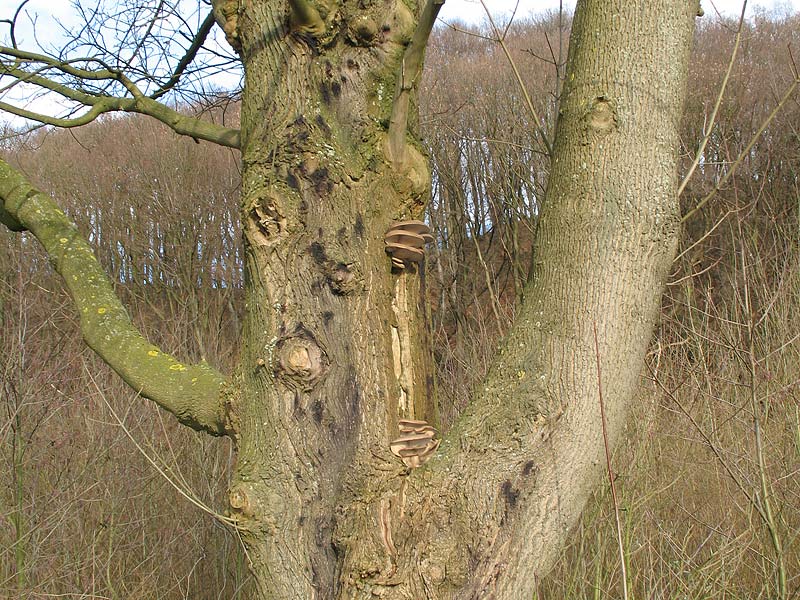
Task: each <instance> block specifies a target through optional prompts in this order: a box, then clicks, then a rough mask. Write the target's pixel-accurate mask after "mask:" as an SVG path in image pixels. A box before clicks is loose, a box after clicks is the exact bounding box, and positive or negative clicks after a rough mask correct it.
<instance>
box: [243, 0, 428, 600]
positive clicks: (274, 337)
mask: <svg viewBox="0 0 800 600" xmlns="http://www.w3.org/2000/svg"><path fill="white" fill-rule="evenodd" d="M347 4H348V6H347V7H344V6H343V7H340V8H339V9H337V10H335V11H331V12H330V13H326V12H325V11H323V9H322V5H321V4H320V5H317V4H315V5H314V6H311V5H303V6H300V7H295V6H294V5H292V6H291V7H289V6H287V7H284V6H283V5H282V4H281V3H276V2H252V3H247V4H246V5H244V6H243V8H242V10H241V11H240V13H239V14H238V22H237V28H236V39H237V41H238V43H239V44H240V46H241V53H242V58H243V61H244V63H245V65H246V77H247V79H246V84H247V85H246V88H245V95H244V98H243V107H242V141H243V145H242V152H243V169H244V171H243V194H242V214H243V219H244V225H245V227H244V229H245V247H246V269H247V270H246V286H247V292H246V302H247V306H246V309H247V316H246V323H245V330H244V348H243V353H242V365H241V371H242V373H241V374H242V394H241V398H240V401H239V404H238V407H237V410H236V417H235V418H234V423H235V426H236V427H237V430H238V431H237V435H236V440H237V447H238V463H237V468H236V475H235V483H234V484H233V485H232V487H231V490H230V502H231V506H232V508H233V511H232V515H233V516H234V517H235V518H236V519H237V520H238V524H239V527H240V530H241V532H242V537H243V539H244V540H245V543H246V545H247V549H248V554H249V559H250V560H251V562H252V565H253V571H254V573H255V574H256V579H257V581H258V586H259V591H260V593H261V595H262V597H264V598H281V597H287V598H288V597H291V598H332V597H334V595H335V594H336V593H337V590H339V589H340V588H341V587H342V585H343V584H342V582H341V580H340V577H341V576H342V574H341V573H340V571H339V566H340V562H339V560H338V556H337V546H336V542H335V540H334V537H333V533H334V528H335V521H336V518H337V514H338V513H339V512H340V507H341V506H344V505H349V504H350V503H352V502H363V501H365V500H363V499H361V498H360V494H361V493H362V490H361V489H360V488H356V487H355V486H354V483H355V482H359V483H361V482H363V481H364V480H365V479H368V478H369V477H370V476H371V474H372V473H373V472H374V471H376V470H377V471H379V472H382V471H384V470H390V471H391V472H393V473H395V474H396V475H399V474H400V473H402V472H403V470H404V468H403V465H402V464H401V463H399V462H398V461H397V460H396V459H395V458H394V457H393V456H392V455H391V453H390V451H389V441H390V439H391V438H392V437H397V422H398V419H399V418H415V419H424V420H428V421H434V420H435V411H434V410H433V406H432V404H431V400H432V397H431V379H430V368H429V364H428V362H429V361H428V360H427V355H426V353H425V351H424V348H426V347H427V346H426V344H425V343H424V342H425V340H424V336H425V329H424V327H423V323H422V320H421V319H420V318H418V314H419V313H418V311H417V306H418V302H419V286H420V278H419V276H418V274H417V270H416V268H415V267H414V266H413V265H412V266H409V268H407V269H405V270H404V271H402V272H395V273H392V268H391V262H390V259H389V257H388V256H387V254H386V253H385V251H384V242H383V235H384V232H385V231H386V230H387V229H388V228H389V227H390V225H391V224H392V223H393V222H394V221H397V220H401V219H409V218H418V217H420V215H421V213H422V210H423V207H424V202H425V199H426V196H427V194H428V189H429V182H430V179H429V173H428V167H427V164H426V161H425V160H424V158H423V156H422V154H421V153H420V152H419V150H417V149H416V148H414V147H413V146H408V147H405V148H400V153H401V156H396V155H393V156H392V157H391V158H390V155H391V150H390V148H389V138H388V133H387V132H388V129H389V121H390V119H391V115H392V106H393V98H394V96H395V94H396V89H397V76H398V74H399V73H401V72H402V70H403V69H402V67H401V60H402V59H403V56H404V53H405V50H406V47H407V45H408V43H409V41H410V40H411V38H412V35H413V33H414V31H415V27H416V23H417V18H416V16H414V15H415V11H416V10H417V9H416V8H414V7H412V8H408V7H407V6H406V5H405V4H404V3H402V2H396V3H395V2H391V3H386V2H380V3H367V4H368V5H369V8H366V9H364V8H356V5H357V3H354V2H351V3H347ZM284 8H286V10H284ZM290 9H291V10H290ZM348 11H349V12H348ZM306 17H307V18H306ZM304 19H305V20H304ZM373 533H374V532H373ZM366 535H368V536H369V535H372V533H367V534H366ZM339 549H341V548H339ZM383 566H384V565H383V564H380V565H379V567H380V568H383ZM376 573H377V571H376ZM373 574H374V573H373ZM373 574H364V576H365V577H369V576H371V575H373ZM344 587H346V585H345V586H344Z"/></svg>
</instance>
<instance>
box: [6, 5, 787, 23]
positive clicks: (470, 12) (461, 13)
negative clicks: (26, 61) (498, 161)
mask: <svg viewBox="0 0 800 600" xmlns="http://www.w3.org/2000/svg"><path fill="white" fill-rule="evenodd" d="M0 1H2V0H0ZM484 1H485V2H486V6H488V7H489V9H490V10H491V11H492V16H493V17H494V16H499V17H502V16H504V15H508V14H510V13H511V12H512V11H513V10H514V7H515V6H516V5H517V0H484ZM701 4H702V6H703V10H704V11H705V12H706V14H708V15H712V14H714V9H715V8H716V10H717V11H719V12H720V13H721V14H723V15H726V16H731V15H737V16H738V15H739V13H740V12H741V10H742V0H713V2H712V0H701ZM563 6H564V8H565V9H566V10H569V11H570V12H572V11H573V10H574V9H575V0H563ZM747 6H748V8H747V10H748V13H751V12H752V10H753V8H754V7H756V6H758V7H761V8H764V9H767V10H773V9H776V8H777V9H778V10H780V11H781V12H797V11H800V0H756V1H755V2H754V1H752V0H751V1H749V2H748V3H747ZM558 7H559V0H519V8H518V9H517V13H518V14H520V15H523V16H529V15H531V14H535V13H538V12H543V11H546V10H557V9H558ZM484 14H485V13H484V10H483V7H482V6H481V3H480V1H479V0H446V2H445V4H444V6H443V7H442V10H441V11H440V13H439V16H440V18H442V19H444V20H446V21H449V20H455V19H460V20H462V21H467V22H472V23H480V22H481V21H482V20H483V18H484Z"/></svg>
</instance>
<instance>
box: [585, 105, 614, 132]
mask: <svg viewBox="0 0 800 600" xmlns="http://www.w3.org/2000/svg"><path fill="white" fill-rule="evenodd" d="M586 120H587V124H588V126H589V130H590V132H592V133H594V134H597V135H606V134H609V133H611V132H612V131H614V130H615V129H616V128H617V111H616V108H615V107H614V105H613V103H612V102H611V101H610V100H609V99H608V98H606V97H605V96H598V97H597V98H595V99H594V100H593V101H592V105H591V107H590V108H589V113H588V114H587V116H586Z"/></svg>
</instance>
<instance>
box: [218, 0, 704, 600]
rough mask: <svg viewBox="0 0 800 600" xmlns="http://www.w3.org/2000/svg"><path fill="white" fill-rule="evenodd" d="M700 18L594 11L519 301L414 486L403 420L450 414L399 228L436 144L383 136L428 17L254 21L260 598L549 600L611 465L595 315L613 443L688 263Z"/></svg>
mask: <svg viewBox="0 0 800 600" xmlns="http://www.w3.org/2000/svg"><path fill="white" fill-rule="evenodd" d="M690 4H691V3H687V2H683V1H676V0H660V1H646V2H645V1H639V2H621V1H617V2H608V1H597V0H589V1H586V2H582V3H579V5H578V8H577V10H576V16H575V21H574V24H573V33H572V44H571V50H570V57H569V63H568V66H567V82H566V85H565V90H564V99H563V101H562V106H561V113H560V119H559V124H558V131H557V137H556V142H555V148H554V155H553V171H552V174H551V179H550V186H549V190H548V194H547V199H546V201H545V204H544V208H543V212H542V217H541V223H540V226H539V234H538V238H537V243H536V248H535V253H536V254H535V256H536V258H535V263H534V269H535V271H534V276H533V278H532V282H531V283H530V285H529V286H528V289H527V290H526V292H525V304H524V305H523V306H522V308H521V310H520V316H519V318H518V319H517V322H516V323H515V325H514V328H513V330H512V331H511V333H510V334H509V335H508V337H507V340H506V341H505V343H504V344H503V347H502V349H501V350H500V352H499V353H498V356H497V359H496V361H495V364H494V366H493V368H492V369H491V372H490V374H489V376H488V378H487V380H486V382H485V383H484V385H483V386H481V388H480V389H479V390H476V393H475V397H474V399H473V401H472V402H471V404H470V406H469V408H468V409H467V411H466V413H465V414H464V415H463V417H462V418H461V419H460V420H459V421H458V423H457V424H456V426H455V427H454V429H453V430H452V431H451V432H450V433H449V435H448V436H447V437H446V438H445V440H444V441H443V443H442V446H441V448H440V450H439V452H438V453H437V455H436V456H435V458H434V459H433V460H431V461H430V462H429V463H428V464H427V465H425V466H423V467H422V468H419V469H415V470H410V471H409V470H408V469H405V468H404V467H403V465H402V464H400V462H399V461H398V460H397V459H396V458H394V457H393V456H392V455H391V454H390V452H389V448H388V445H389V441H390V440H391V439H392V438H393V437H396V436H397V429H396V427H397V419H398V418H402V417H407V418H408V417H411V418H425V419H432V418H434V414H433V411H432V409H431V408H430V404H429V401H430V399H429V398H428V397H427V396H426V390H427V386H426V383H425V378H424V377H425V376H427V373H428V371H427V369H426V366H425V352H424V351H423V349H422V345H421V344H420V342H421V341H422V336H421V335H419V332H420V326H419V319H418V317H417V315H416V311H415V308H416V300H415V299H414V297H415V294H416V293H417V290H418V285H419V278H418V277H417V276H416V275H415V274H414V273H413V272H404V273H402V274H396V273H392V272H391V268H390V264H389V260H388V258H387V257H386V256H385V254H384V252H383V244H382V235H383V232H384V231H385V230H386V229H387V228H388V227H389V226H390V225H391V223H392V222H393V221H394V220H398V219H402V218H412V217H417V216H418V215H419V214H420V212H421V210H422V208H423V205H424V202H425V200H426V194H427V186H428V182H429V178H428V173H427V167H426V165H425V162H424V159H423V158H422V155H421V153H420V152H419V151H418V149H416V147H415V146H414V145H413V142H409V143H407V144H406V145H405V147H404V152H403V154H404V156H403V157H402V158H401V159H399V160H398V152H397V151H393V146H392V144H391V143H390V142H391V139H395V138H392V136H391V135H390V132H391V130H392V128H393V123H394V121H393V115H394V114H396V112H397V111H396V110H395V111H393V110H392V108H393V102H392V100H393V99H396V98H397V97H398V93H397V90H404V89H405V88H404V84H403V83H402V82H398V78H400V77H402V76H403V53H404V50H405V48H406V46H407V45H408V43H409V42H410V40H411V37H412V32H413V31H414V28H415V21H416V18H415V16H414V15H418V14H421V8H420V7H414V6H412V7H410V8H407V7H406V5H405V4H404V3H402V2H393V3H374V4H370V8H367V9H358V10H356V8H355V5H353V7H352V8H350V10H347V7H349V6H350V5H349V3H348V4H346V5H343V6H341V7H339V9H338V10H332V11H330V12H327V10H326V9H325V7H323V5H322V4H317V3H314V4H313V7H312V8H313V12H312V11H310V10H307V8H308V7H305V8H304V9H303V10H301V11H300V13H299V14H298V15H297V16H296V17H295V19H294V20H292V15H290V14H287V13H286V12H284V11H283V10H282V9H280V8H276V6H275V4H274V3H256V2H254V3H249V4H247V5H245V6H243V8H242V9H241V10H240V11H239V13H238V21H237V30H236V31H237V34H236V38H237V40H238V42H239V43H240V44H241V52H242V58H243V61H244V64H245V67H246V73H247V80H246V82H247V85H246V92H245V96H244V104H243V116H242V141H243V145H242V151H243V157H244V186H243V205H242V210H243V215H244V218H245V230H246V247H247V289H248V291H247V311H248V312H247V315H248V316H247V325H246V328H245V334H244V335H245V338H244V353H243V363H242V375H243V394H242V397H241V405H240V406H239V407H238V411H237V413H238V422H237V427H238V430H237V436H236V439H237V444H238V450H239V462H238V465H237V468H236V477H235V480H236V482H235V484H234V485H233V486H232V488H231V490H230V500H231V505H232V507H233V515H234V516H235V517H236V518H237V519H238V522H239V526H240V528H241V531H242V532H243V538H244V540H245V543H246V546H247V548H248V553H249V557H250V560H251V561H252V564H253V568H254V573H255V574H256V578H257V581H258V584H259V591H260V594H261V595H262V597H264V598H298V599H299V598H370V597H375V596H380V597H384V598H415V599H416V598H459V599H463V598H473V597H474V598H477V597H483V596H487V597H495V598H529V597H530V594H531V592H532V589H533V586H534V584H535V578H536V577H537V576H538V575H540V574H542V573H544V572H545V571H546V570H547V569H548V568H549V566H550V565H551V563H552V562H553V560H554V558H555V556H556V555H557V551H558V548H559V547H560V545H561V544H562V543H563V541H564V539H565V536H566V534H567V532H568V531H569V529H570V527H572V525H573V524H574V523H575V521H576V519H577V517H578V515H579V514H580V511H581V509H582V507H583V505H584V503H585V500H586V498H587V496H588V494H589V492H590V490H591V489H592V488H593V487H594V486H595V485H596V483H597V481H598V475H599V473H600V472H601V470H600V467H601V461H602V460H603V459H602V456H603V455H602V447H603V442H602V437H601V426H600V414H599V398H598V386H597V383H596V372H597V364H596V357H595V352H594V345H593V336H592V331H593V326H594V324H595V323H596V324H597V330H598V336H599V343H600V344H599V345H600V351H599V361H600V363H601V365H602V370H603V375H604V379H603V386H604V394H605V398H606V404H607V408H606V410H607V412H608V416H609V422H610V423H611V427H610V437H611V443H613V442H614V440H615V439H617V437H618V435H619V432H620V430H621V427H622V425H623V423H624V420H625V415H626V412H627V406H628V404H629V403H630V401H631V398H632V396H633V393H634V391H635V389H636V386H637V383H638V377H639V371H640V368H641V364H642V360H643V357H644V354H645V351H646V348H647V344H648V341H649V338H650V335H651V331H652V327H653V324H654V320H655V318H656V316H657V314H658V307H659V298H660V293H661V290H662V288H663V284H664V280H665V277H666V275H667V270H668V268H669V265H670V263H671V261H672V259H673V256H674V252H675V246H676V242H677V237H678V231H679V227H678V206H677V201H676V194H675V190H676V183H677V181H676V177H677V171H676V156H677V147H678V140H677V125H678V121H679V117H680V111H681V105H682V100H683V98H684V85H685V77H686V70H687V61H688V56H689V49H690V44H691V38H692V31H693V19H694V16H695V13H696V7H692V6H690ZM292 6H294V4H292ZM309 15H310V16H309ZM312 17H313V18H312ZM406 95H407V96H408V94H406ZM411 100H412V106H413V95H412V96H411ZM394 106H395V107H396V105H394ZM411 113H412V114H413V111H411ZM412 125H413V123H412ZM412 132H413V127H412ZM410 139H413V138H411V137H409V138H408V140H410ZM408 140H405V141H407V142H408ZM393 338H394V339H393ZM398 340H399V341H398ZM398 352H400V354H401V356H398ZM403 356H405V357H409V356H410V357H413V358H412V360H410V361H408V360H406V359H404V358H403ZM397 365H400V366H399V368H398V366H397ZM408 388H411V389H408Z"/></svg>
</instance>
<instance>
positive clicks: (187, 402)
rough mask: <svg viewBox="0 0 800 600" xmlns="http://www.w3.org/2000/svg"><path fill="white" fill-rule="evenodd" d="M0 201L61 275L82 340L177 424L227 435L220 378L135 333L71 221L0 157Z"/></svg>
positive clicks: (6, 216)
mask: <svg viewBox="0 0 800 600" xmlns="http://www.w3.org/2000/svg"><path fill="white" fill-rule="evenodd" d="M0 200H2V205H0V220H2V222H3V223H4V224H6V225H7V226H9V228H10V229H12V230H16V231H20V230H25V229H27V230H28V231H30V232H31V233H32V234H33V235H34V236H35V237H36V239H38V240H39V242H40V243H41V244H42V246H44V248H45V251H46V252H47V254H48V256H49V257H50V259H51V261H52V264H53V265H54V267H55V269H56V271H57V272H58V273H59V275H61V277H62V278H63V279H64V282H65V284H66V287H67V290H68V291H69V293H70V295H71V296H72V299H73V301H74V302H75V306H76V307H77V309H78V313H79V314H80V322H81V331H82V333H83V339H84V340H85V341H86V344H87V345H88V346H89V347H90V348H91V349H92V350H94V351H95V352H96V353H97V354H98V355H99V356H100V358H102V359H103V360H104V361H105V362H106V363H107V364H108V365H109V366H110V367H111V368H112V369H114V371H116V372H117V373H118V374H119V375H120V377H122V379H123V380H124V381H125V382H126V383H127V384H128V385H130V386H131V387H132V388H133V389H135V390H136V391H137V392H138V393H139V394H140V395H141V396H142V397H144V398H148V399H150V400H153V401H154V402H156V403H157V404H158V405H159V406H161V407H162V408H164V409H165V410H167V411H169V412H171V413H172V414H174V415H175V416H176V417H177V418H178V420H179V421H180V422H181V423H183V424H184V425H187V426H189V427H191V428H192V429H196V430H198V431H206V432H208V433H210V434H212V435H228V434H230V433H231V431H230V427H229V425H228V423H229V419H228V415H227V411H226V408H225V401H224V393H223V386H224V384H225V382H226V378H225V377H224V376H223V375H222V374H221V373H219V372H217V371H216V370H215V369H213V368H212V367H210V366H209V365H208V364H206V363H201V364H197V365H187V364H184V363H182V362H180V361H178V360H177V359H175V358H174V357H172V356H170V355H169V354H166V353H164V352H162V351H161V350H160V349H158V348H157V347H156V346H154V345H153V344H151V343H150V342H148V341H147V340H146V339H145V338H144V337H142V335H141V333H139V331H138V330H137V329H136V327H134V325H133V323H132V322H131V319H130V317H129V316H128V313H127V311H126V310H125V308H124V307H123V306H122V303H121V302H120V301H119V299H118V298H117V296H116V294H114V290H113V288H112V286H111V282H110V280H109V278H108V276H107V275H106V273H105V272H104V271H103V270H102V268H101V267H100V264H99V263H98V262H97V259H96V258H95V256H94V254H93V253H92V249H91V248H90V246H89V244H88V243H87V242H86V241H85V240H84V239H82V238H81V237H80V235H79V233H78V230H77V227H76V226H75V224H74V223H72V222H71V221H70V220H69V219H68V218H67V216H66V215H65V214H64V212H63V211H62V210H61V209H60V208H59V207H58V206H57V205H56V204H55V203H54V202H53V200H52V199H51V198H50V197H49V196H48V195H47V194H44V193H42V192H39V191H37V190H36V189H34V188H33V186H32V185H31V184H30V183H29V182H28V181H27V180H26V179H25V177H24V176H23V175H22V174H21V173H19V172H18V171H16V170H15V169H13V168H12V167H11V166H10V165H8V163H6V162H5V161H3V160H0Z"/></svg>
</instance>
